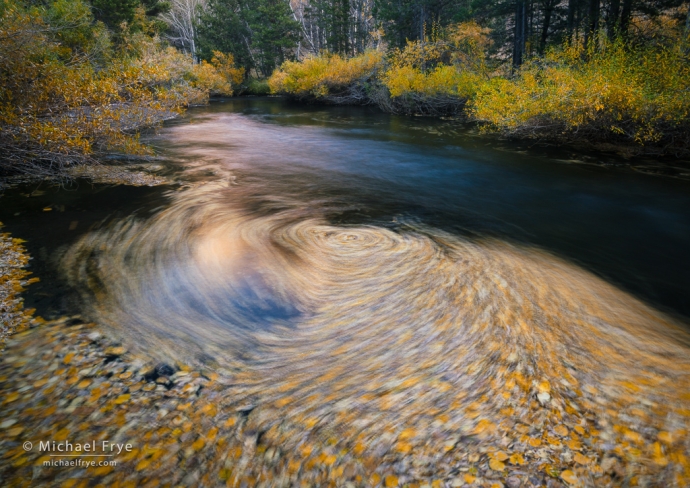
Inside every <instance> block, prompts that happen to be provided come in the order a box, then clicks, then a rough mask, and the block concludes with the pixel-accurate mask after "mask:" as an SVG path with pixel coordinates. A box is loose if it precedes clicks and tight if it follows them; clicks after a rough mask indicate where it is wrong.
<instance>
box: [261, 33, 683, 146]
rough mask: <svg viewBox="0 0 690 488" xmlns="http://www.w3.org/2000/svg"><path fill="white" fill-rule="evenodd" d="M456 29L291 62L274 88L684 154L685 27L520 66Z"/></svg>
mask: <svg viewBox="0 0 690 488" xmlns="http://www.w3.org/2000/svg"><path fill="white" fill-rule="evenodd" d="M453 32H455V33H454V34H452V35H450V34H449V36H450V37H449V38H448V39H441V40H437V41H434V42H421V41H416V42H408V44H407V46H406V47H404V48H402V49H398V50H395V49H394V50H392V51H390V52H387V53H383V52H380V51H368V52H365V53H363V54H359V55H357V56H354V57H350V58H344V57H340V56H338V55H330V54H325V55H322V56H316V57H310V58H306V59H304V60H302V61H300V62H291V61H288V62H286V63H284V64H283V65H282V66H281V68H280V69H278V70H276V71H275V72H274V73H273V75H272V76H271V78H270V79H269V85H270V87H271V91H272V93H275V94H284V95H286V96H289V97H291V98H293V99H295V100H298V101H301V102H307V103H325V104H335V105H342V104H362V105H367V104H369V105H376V106H378V107H379V108H381V109H382V110H384V111H386V112H390V113H397V114H405V115H418V116H419V115H421V116H432V117H453V118H458V119H460V120H463V121H468V122H472V123H474V124H476V126H477V127H478V128H479V129H480V130H482V131H485V132H495V133H498V134H500V135H501V136H503V137H507V138H511V139H516V140H525V141H533V142H536V143H540V142H541V143H550V144H567V145H570V146H577V145H580V146H584V147H585V148H598V149H603V150H607V151H611V150H613V151H616V152H618V153H619V154H621V155H624V156H626V157H630V156H634V155H648V156H654V157H669V158H685V159H687V158H689V157H690V125H689V124H690V122H689V121H690V102H689V101H688V100H689V99H688V97H687V92H688V89H690V86H689V85H688V80H690V60H689V58H688V54H687V53H688V51H687V49H686V48H684V46H685V43H686V41H685V40H684V39H685V37H687V35H688V33H687V32H685V31H682V30H680V31H678V32H675V31H674V32H670V33H666V34H665V37H664V36H662V38H660V39H659V40H658V41H657V42H655V43H649V44H634V43H631V42H629V41H626V40H624V39H603V38H602V39H599V40H598V41H597V44H596V45H593V44H589V45H587V44H584V43H583V42H582V41H576V40H574V41H573V42H572V43H566V44H563V45H562V46H556V47H553V48H551V49H549V50H547V51H545V52H544V53H542V54H541V55H539V56H535V57H534V58H531V59H530V60H529V61H528V62H526V63H525V64H523V65H522V66H520V67H519V68H515V67H512V66H510V65H509V64H507V61H506V60H505V59H496V58H493V59H492V58H490V57H489V54H488V50H487V49H488V45H489V44H490V40H489V38H488V32H489V31H488V30H487V29H482V28H480V27H479V26H478V25H476V24H473V23H469V24H460V25H459V26H457V28H456V31H453ZM659 66H664V68H663V69H659Z"/></svg>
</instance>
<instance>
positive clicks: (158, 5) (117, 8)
mask: <svg viewBox="0 0 690 488" xmlns="http://www.w3.org/2000/svg"><path fill="white" fill-rule="evenodd" d="M64 1H65V3H70V1H71V0H64ZM92 4H93V10H94V16H95V17H96V19H98V20H100V21H102V22H103V23H105V25H107V26H108V28H110V29H111V30H113V31H115V32H118V31H119V30H120V29H121V28H122V26H123V23H124V24H128V25H129V26H132V25H135V26H136V27H137V28H141V27H143V26H144V23H142V22H141V19H137V9H138V8H143V10H144V13H145V15H146V17H147V19H146V22H148V23H149V26H150V23H151V22H153V23H155V25H156V27H157V28H159V29H160V28H162V27H163V26H162V24H159V23H158V22H156V20H155V18H156V16H158V15H159V14H161V13H163V12H167V11H168V10H169V9H170V4H169V3H168V2H165V1H160V0H92ZM135 20H139V22H135Z"/></svg>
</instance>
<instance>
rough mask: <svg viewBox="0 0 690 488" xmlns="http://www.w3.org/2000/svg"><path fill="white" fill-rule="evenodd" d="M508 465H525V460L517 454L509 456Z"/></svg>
mask: <svg viewBox="0 0 690 488" xmlns="http://www.w3.org/2000/svg"><path fill="white" fill-rule="evenodd" d="M510 464H525V458H524V457H522V454H520V453H519V452H516V453H513V455H512V456H510Z"/></svg>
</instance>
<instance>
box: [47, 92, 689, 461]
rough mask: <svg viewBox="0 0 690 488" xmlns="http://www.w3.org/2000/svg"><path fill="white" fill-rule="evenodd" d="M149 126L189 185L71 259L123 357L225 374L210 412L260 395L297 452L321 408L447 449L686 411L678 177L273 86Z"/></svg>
mask: <svg viewBox="0 0 690 488" xmlns="http://www.w3.org/2000/svg"><path fill="white" fill-rule="evenodd" d="M151 141H152V143H153V144H154V145H156V146H157V147H158V148H159V150H160V151H161V153H162V154H163V155H164V156H165V157H166V158H168V159H169V161H170V163H171V164H172V165H174V166H175V167H176V168H179V171H180V172H181V176H180V177H181V180H182V181H183V182H185V184H184V187H183V188H180V189H175V190H170V191H169V192H168V194H167V200H165V201H163V202H160V203H161V206H160V208H159V209H158V210H157V211H156V212H154V213H153V214H151V215H141V214H139V215H130V216H122V217H119V218H116V219H112V222H111V224H110V225H106V226H103V227H101V228H100V229H96V230H92V231H89V232H86V233H84V234H83V235H82V236H81V237H80V238H79V239H78V240H77V241H76V242H73V243H71V245H70V247H69V250H68V251H67V252H65V253H64V257H63V258H62V263H61V269H62V270H63V273H64V274H65V276H66V277H67V279H68V281H69V282H70V284H71V286H72V287H73V288H74V289H75V290H80V292H81V295H82V304H83V307H84V311H85V312H86V313H87V314H88V315H89V316H91V317H92V318H93V319H94V320H96V321H97V322H99V323H100V324H102V325H104V326H106V327H108V328H110V330H111V331H112V332H113V334H115V335H116V336H118V337H121V338H122V340H123V341H124V342H125V343H126V344H127V345H128V347H129V348H130V349H133V350H137V351H139V352H140V353H142V354H145V355H148V356H153V357H154V358H156V360H163V361H180V362H186V363H192V364H196V365H200V366H202V367H204V368H207V369H212V370H216V371H218V372H220V373H221V374H222V375H224V376H226V377H228V378H232V379H231V380H228V384H231V385H232V386H231V387H228V389H227V391H226V392H225V393H224V395H227V397H226V398H225V399H224V400H223V404H224V405H226V406H227V405H229V404H232V403H236V404H242V403H243V402H244V404H246V402H249V403H250V404H252V405H262V406H263V407H264V408H265V410H263V412H264V414H262V415H257V419H256V420H255V421H256V422H258V423H259V424H262V423H263V424H264V425H261V426H260V430H262V431H264V430H267V429H268V428H269V427H270V426H271V425H275V424H276V423H279V422H282V421H286V419H289V420H290V421H291V422H293V424H292V425H293V426H297V427H296V428H294V429H293V428H290V429H288V428H285V429H284V430H283V435H285V436H286V438H287V439H286V441H285V442H286V443H287V445H290V443H292V445H297V444H298V443H300V442H302V441H301V440H299V439H303V437H304V436H305V435H312V434H313V435H314V436H316V437H318V436H320V435H321V434H320V433H319V432H318V426H319V425H321V424H327V425H328V429H329V431H328V432H337V433H338V436H340V437H341V438H342V439H343V440H344V442H346V443H350V441H352V442H354V439H355V438H357V439H359V438H362V439H365V440H366V442H367V444H368V445H369V446H374V447H373V448H372V449H374V450H376V449H375V447H376V446H377V445H379V444H380V445H383V444H385V443H386V442H388V441H386V439H385V438H384V437H382V436H381V435H380V434H381V432H383V431H386V429H392V430H403V431H404V430H405V429H413V430H414V431H415V432H419V433H420V435H419V438H417V439H416V440H415V439H411V438H406V439H407V440H406V441H405V442H406V444H405V445H404V446H402V447H401V451H400V452H402V453H406V452H409V451H408V448H409V449H412V447H409V446H407V443H408V441H409V443H412V444H414V443H415V442H417V443H419V445H420V446H421V445H424V446H426V447H425V449H428V450H429V451H430V452H445V451H444V447H443V446H444V445H445V444H446V443H447V442H448V441H449V439H454V438H455V436H456V435H466V434H469V433H475V434H489V435H495V436H496V437H495V438H494V439H493V441H495V442H496V443H498V442H499V441H500V436H501V435H503V436H510V435H513V434H514V433H513V434H511V429H512V427H510V426H512V425H514V422H515V418H520V419H521V420H520V421H522V422H525V423H527V424H529V423H530V422H539V423H540V424H539V425H542V423H543V422H547V423H548V422H557V421H558V419H560V418H561V415H565V414H564V413H563V412H564V411H567V412H568V415H571V416H572V417H573V418H576V417H577V418H576V419H575V420H573V422H574V423H577V422H579V421H580V420H581V419H580V416H582V415H583V414H582V413H581V412H585V411H596V410H601V411H604V412H605V411H608V412H611V411H614V410H620V411H623V410H624V409H626V408H632V406H634V405H637V404H638V403H636V402H638V401H642V400H641V399H643V400H644V402H646V403H644V404H645V405H664V406H665V407H664V408H668V409H669V411H670V412H672V414H669V416H667V417H665V418H666V420H664V421H663V422H671V423H672V424H673V425H672V426H673V428H678V426H679V425H681V424H682V425H686V424H687V419H684V420H682V421H681V420H678V418H679V417H674V416H673V415H676V414H677V415H681V416H682V415H685V414H684V413H682V412H686V410H687V409H685V410H683V408H684V407H682V405H683V404H684V402H685V401H686V396H683V395H686V392H687V391H688V390H689V389H690V384H689V383H688V381H690V379H689V378H690V374H688V373H689V372H690V354H689V351H690V349H689V344H690V340H689V338H688V337H689V336H688V332H687V320H686V319H685V318H684V316H686V315H688V314H690V308H688V307H689V306H690V305H689V303H690V301H688V300H686V299H687V297H688V296H689V295H690V273H688V272H687V271H688V269H690V255H688V253H687V249H689V248H690V247H689V245H690V191H688V190H690V184H688V182H685V181H680V180H672V179H663V178H655V177H651V176H649V175H642V174H637V173H635V172H633V171H631V170H627V169H623V168H611V167H599V166H593V165H585V164H573V159H575V158H577V159H579V160H580V162H583V161H584V162H587V161H588V160H587V158H586V157H585V156H583V155H582V154H580V155H576V156H573V155H570V154H567V153H565V150H562V149H561V150H554V151H553V152H551V153H549V152H545V151H542V153H541V154H539V153H537V152H536V151H535V150H531V151H529V150H528V151H524V150H522V149H521V148H519V147H516V146H514V145H512V146H511V145H509V144H508V143H504V142H500V141H498V140H497V139H496V138H492V137H481V136H479V135H477V134H473V133H471V132H468V131H467V129H460V128H458V127H457V126H455V125H453V124H451V123H448V122H445V121H435V120H429V119H410V118H402V117H395V116H390V115H385V114H380V113H377V112H375V111H372V110H369V109H365V108H351V109H348V108H323V107H304V106H293V105H290V104H287V103H285V102H281V101H276V100H260V99H259V100H251V99H250V100H234V101H228V102H226V103H224V104H217V105H213V106H211V107H210V108H203V109H198V110H194V111H192V112H191V113H190V116H189V117H188V118H187V119H185V120H182V121H179V122H177V123H174V124H171V125H169V126H167V127H166V128H164V129H163V130H161V131H160V132H159V133H158V134H157V135H156V136H155V137H152V139H151ZM516 385H518V386H516ZM544 385H546V386H544ZM575 385H577V386H575ZM625 385H645V388H646V389H645V390H644V391H642V392H638V394H637V395H636V396H635V399H634V401H633V400H631V397H630V395H629V390H627V389H626V388H629V386H625ZM501 392H503V394H502V395H499V393H501ZM537 392H540V393H541V395H542V396H540V397H539V399H540V400H539V401H540V402H542V401H543V399H544V398H545V397H544V396H543V394H544V393H547V392H548V395H547V397H548V398H550V399H551V401H552V402H553V405H554V410H553V411H552V412H551V413H549V414H548V415H551V416H552V417H553V418H551V417H548V419H547V420H545V417H544V415H546V414H543V415H542V413H539V412H538V411H537V407H538V405H537V403H536V400H535V395H536V393H537ZM593 399H594V401H592V400H593ZM507 405H511V408H510V409H509V410H510V412H512V413H506V411H507V410H506V406H507ZM520 408H521V409H522V410H519V409H520ZM564 409H565V410H564ZM674 409H675V410H674ZM676 411H677V412H681V413H677V412H676ZM552 414H553V415H552ZM597 415H599V414H597ZM601 415H607V414H606V413H601ZM506 416H515V418H513V419H512V420H511V422H513V423H510V424H505V417H506ZM478 419H481V420H480V421H478ZM481 422H484V423H481ZM660 422H661V423H659V424H658V425H657V424H654V425H655V428H658V429H659V430H662V429H664V428H665V427H664V425H662V424H663V422H662V421H660ZM683 422H685V423H683ZM504 424H505V425H509V426H508V427H506V429H507V431H506V432H503V433H500V432H499V431H500V429H499V431H497V430H496V428H497V427H496V426H501V425H504ZM669 429H670V428H669ZM438 433H442V434H443V435H441V436H437V434H438ZM499 434H500V435H499ZM329 435H330V434H329ZM489 440H491V439H489ZM489 440H487V442H488V441H489ZM322 441H323V439H322ZM493 441H492V442H493ZM500 442H503V441H500ZM377 443H378V444H377ZM381 443H383V444H381ZM348 445H350V444H348ZM497 445H498V444H497ZM590 447H591V449H593V450H596V449H599V447H597V446H596V445H595V444H592V446H590ZM592 452H594V451H592ZM246 469H248V470H251V469H254V468H252V467H251V466H249V467H247V468H246ZM256 469H257V470H258V469H259V468H258V467H257V468H256ZM436 469H437V471H443V469H445V468H442V467H440V465H439V466H437V467H436ZM448 469H451V468H448Z"/></svg>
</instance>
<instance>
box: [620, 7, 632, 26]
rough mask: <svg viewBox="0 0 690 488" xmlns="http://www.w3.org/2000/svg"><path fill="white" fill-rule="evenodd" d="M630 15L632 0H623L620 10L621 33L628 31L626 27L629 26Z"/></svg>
mask: <svg viewBox="0 0 690 488" xmlns="http://www.w3.org/2000/svg"><path fill="white" fill-rule="evenodd" d="M631 16H632V0H623V10H622V11H621V23H620V32H621V34H627V33H628V27H629V26H630V17H631Z"/></svg>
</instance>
